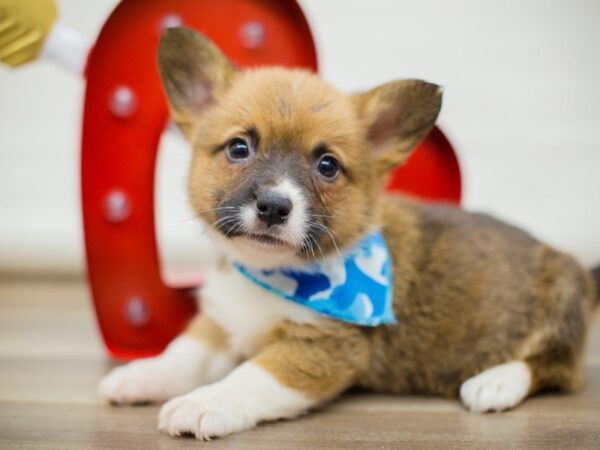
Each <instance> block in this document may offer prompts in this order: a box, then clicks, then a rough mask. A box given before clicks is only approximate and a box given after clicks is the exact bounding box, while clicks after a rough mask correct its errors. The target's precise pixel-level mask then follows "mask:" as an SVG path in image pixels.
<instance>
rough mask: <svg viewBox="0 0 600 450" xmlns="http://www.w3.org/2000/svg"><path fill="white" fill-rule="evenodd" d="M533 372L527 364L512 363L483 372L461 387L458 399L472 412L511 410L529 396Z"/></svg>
mask: <svg viewBox="0 0 600 450" xmlns="http://www.w3.org/2000/svg"><path fill="white" fill-rule="evenodd" d="M531 381H532V372H531V368H530V366H529V364H528V363H526V362H525V361H521V360H515V361H511V362H507V363H505V364H500V365H498V366H494V367H491V368H490V369H487V370H484V371H483V372H481V373H480V374H478V375H475V376H474V377H471V378H469V379H468V380H467V381H465V382H464V383H463V384H462V386H461V387H460V398H461V400H462V401H463V403H464V404H465V406H466V407H467V408H468V409H469V410H470V411H473V412H480V413H483V412H488V411H504V410H507V409H511V408H514V407H515V406H517V405H518V404H519V403H521V402H522V401H523V399H525V397H526V396H527V394H528V393H529V392H530V388H531Z"/></svg>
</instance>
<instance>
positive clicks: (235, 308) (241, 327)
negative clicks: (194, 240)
mask: <svg viewBox="0 0 600 450" xmlns="http://www.w3.org/2000/svg"><path fill="white" fill-rule="evenodd" d="M200 298H201V309H202V314H206V315H207V316H208V317H210V318H211V319H213V320H214V321H216V322H217V323H218V324H219V325H221V327H223V329H224V330H225V331H226V332H227V333H228V335H229V345H230V350H231V351H232V352H233V353H235V354H238V355H240V356H243V357H245V358H249V357H251V356H252V355H254V354H255V353H256V352H257V351H258V350H259V349H260V348H261V346H262V345H263V344H264V342H265V339H266V338H267V336H268V334H269V333H270V332H271V331H272V330H273V328H274V327H275V326H276V325H277V324H278V323H280V322H281V321H283V320H290V321H292V322H296V323H316V322H317V321H318V320H319V316H318V315H317V314H316V313H315V312H313V311H311V310H310V309H308V308H304V307H303V306H300V305H297V304H295V303H293V302H291V301H288V300H285V299H282V298H280V297H277V296H276V295H274V294H272V293H270V292H268V291H266V290H265V289H263V288H261V287H259V286H257V285H255V284H254V283H252V282H251V281H249V280H248V279H246V278H245V277H244V276H243V275H242V274H240V273H239V272H238V271H237V270H235V269H234V268H233V267H231V266H230V265H229V264H227V263H223V264H219V266H218V267H215V268H211V269H209V270H208V271H207V273H206V278H205V282H204V285H203V286H202V288H201V291H200Z"/></svg>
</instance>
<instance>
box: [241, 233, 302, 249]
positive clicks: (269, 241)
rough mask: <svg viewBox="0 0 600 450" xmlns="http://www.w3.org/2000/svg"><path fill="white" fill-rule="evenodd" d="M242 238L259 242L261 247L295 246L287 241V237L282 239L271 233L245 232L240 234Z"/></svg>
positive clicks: (288, 247) (289, 247) (290, 247)
mask: <svg viewBox="0 0 600 450" xmlns="http://www.w3.org/2000/svg"><path fill="white" fill-rule="evenodd" d="M238 237H241V238H242V239H245V240H247V241H250V242H252V243H255V244H258V245H259V246H261V247H265V248H287V249H293V248H294V247H295V246H294V245H293V244H292V243H290V242H288V241H286V240H285V239H281V238H279V237H276V236H273V235H271V234H264V233H245V234H241V235H238Z"/></svg>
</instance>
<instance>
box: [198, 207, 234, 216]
mask: <svg viewBox="0 0 600 450" xmlns="http://www.w3.org/2000/svg"><path fill="white" fill-rule="evenodd" d="M232 209H239V208H238V207H237V206H219V207H218V208H210V209H205V210H202V211H196V215H197V216H198V215H200V214H206V213H209V212H213V211H224V210H232Z"/></svg>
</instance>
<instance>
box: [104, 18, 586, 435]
mask: <svg viewBox="0 0 600 450" xmlns="http://www.w3.org/2000/svg"><path fill="white" fill-rule="evenodd" d="M159 66H160V72H161V76H162V80H163V83H164V86H165V90H166V93H167V96H168V99H169V104H170V108H171V112H172V116H173V118H174V120H175V121H176V123H177V124H178V125H179V127H180V128H181V129H182V131H183V132H184V134H185V136H186V137H187V139H188V140H189V142H190V143H191V145H192V147H193V160H192V166H191V170H190V177H189V193H190V199H191V204H192V206H193V208H194V209H195V210H196V212H197V214H198V216H199V217H200V218H201V220H202V221H203V222H205V223H206V225H207V226H208V227H209V229H210V230H211V233H212V235H213V236H214V238H215V239H216V240H217V241H218V242H219V243H220V244H221V246H222V249H223V251H224V253H225V255H226V257H225V258H224V259H223V261H222V262H221V263H220V264H219V265H218V266H217V267H214V268H212V269H211V270H210V271H209V272H208V273H207V274H206V282H205V284H204V286H203V287H202V291H201V294H200V298H201V300H202V314H201V315H200V316H198V317H197V318H196V319H194V320H193V322H192V323H191V324H190V326H189V328H188V330H187V331H186V332H185V333H184V334H183V335H182V336H180V337H178V338H177V339H175V341H173V342H172V343H171V345H169V346H168V348H167V349H166V350H165V352H164V353H163V354H162V355H161V356H159V357H156V358H150V359H145V360H140V361H136V362H133V363H131V364H128V365H126V366H124V367H119V368H117V369H115V370H113V371H112V372H111V373H110V374H108V375H107V376H106V377H105V378H104V379H103V380H102V382H101V384H100V394H101V395H102V397H103V398H104V399H106V400H107V401H110V402H112V403H141V402H163V401H166V400H170V401H168V402H167V403H166V404H165V405H164V406H163V408H162V411H161V413H160V418H159V427H160V429H161V430H163V431H165V432H167V433H169V434H171V435H174V436H177V435H181V434H192V435H195V436H196V437H197V438H200V439H208V438H211V437H217V436H224V435H226V434H229V433H233V432H236V431H241V430H244V429H248V428H251V427H254V426H255V425H256V424H257V423H259V422H261V421H266V420H274V419H280V418H290V417H294V416H298V415H299V414H303V413H305V412H307V411H308V410H309V409H311V408H314V407H317V406H318V405H320V404H322V403H323V402H325V401H327V400H330V399H332V398H333V397H335V396H337V395H339V394H340V393H341V392H343V391H344V390H346V389H347V388H348V387H350V386H361V387H364V388H367V389H371V390H374V391H383V392H391V393H428V394H437V395H443V396H457V395H458V396H460V398H461V399H462V401H463V403H464V404H465V406H466V407H467V408H468V409H470V410H472V411H477V412H485V411H502V410H505V409H509V408H512V407H514V406H516V405H517V404H518V403H519V402H521V401H522V400H523V399H524V398H525V397H526V396H528V395H530V394H532V393H534V392H536V391H538V390H540V389H545V388H558V389H563V390H567V391H572V390H574V389H577V388H578V387H579V386H580V384H581V367H582V361H581V359H582V351H583V348H584V343H585V338H586V331H587V329H588V323H589V319H590V317H591V313H592V310H593V309H594V307H595V303H596V299H597V292H596V286H595V284H594V282H593V281H592V277H591V276H590V274H589V273H588V272H587V271H586V270H584V269H582V268H581V267H580V265H579V264H578V263H577V262H576V261H575V260H574V259H572V258H571V257H569V256H567V255H564V254H562V253H559V252H557V251H555V250H553V249H552V248H550V247H548V246H546V245H544V244H542V243H540V242H538V241H537V240H535V239H534V238H532V237H531V236H529V235H528V234H527V233H525V232H523V231H520V230H518V229H516V228H514V227H511V226H509V225H506V224H504V223H502V222H499V221H497V220H495V219H493V218H490V217H488V216H485V215H481V214H470V213H467V212H464V211H460V210H457V209H453V208H450V207H445V206H427V205H422V204H419V203H417V202H413V201H409V200H406V199H403V198H400V197H392V196H387V195H385V194H384V185H385V180H386V176H387V174H388V173H389V171H390V170H391V169H393V168H394V167H396V166H398V165H399V164H402V162H403V161H404V160H405V159H406V157H407V156H408V155H409V153H410V151H411V150H412V149H413V148H414V147H415V145H416V144H418V143H419V141H420V140H421V139H422V138H423V137H425V136H426V135H427V133H428V132H429V130H430V129H431V127H432V126H433V124H434V122H435V120H436V118H437V115H438V113H439V110H440V107H441V97H442V94H441V90H440V89H439V88H438V86H436V85H433V84H430V83H426V82H423V81H418V80H405V81H396V82H391V83H387V84H385V85H382V86H380V87H377V88H375V89H373V90H371V91H368V92H366V93H362V94H358V95H345V94H343V93H340V92H338V91H337V90H335V89H334V88H332V87H331V86H329V85H328V84H326V83H325V82H323V81H322V80H320V79H319V78H318V77H317V76H315V75H314V74H311V73H309V72H306V71H301V70H286V69H282V68H261V69H255V70H246V71H238V70H236V69H235V68H234V66H233V65H232V64H231V63H230V62H229V61H228V60H227V58H225V57H224V56H223V54H222V53H221V52H220V51H219V50H218V49H217V48H216V47H215V46H214V44H213V43H212V42H210V41H209V40H208V39H206V38H205V37H203V36H202V35H200V34H198V33H196V32H194V31H191V30H187V29H182V28H179V29H170V30H167V31H166V32H165V34H164V35H163V37H162V39H161V42H160V48H159ZM373 229H380V230H381V231H382V233H383V234H384V236H385V239H386V241H387V244H388V246H389V248H390V252H391V254H392V260H393V274H394V311H395V314H396V317H397V319H398V324H397V325H385V326H379V327H374V328H370V327H360V326H355V325H350V324H347V323H343V322H340V321H334V320H328V319H325V318H324V317H322V316H319V315H318V314H317V313H315V312H313V311H312V310H309V309H306V308H304V307H302V306H299V305H297V304H295V303H292V302H289V301H286V300H283V299H280V298H278V297H276V296H274V295H273V294H270V293H269V292H267V291H265V290H263V289H262V288H260V287H258V286H256V285H254V284H253V283H252V282H250V281H248V280H247V279H246V278H244V277H243V276H242V275H241V274H239V273H238V272H237V271H236V270H234V269H233V268H232V267H231V265H230V261H231V260H236V261H240V262H242V263H243V264H245V265H247V266H250V267H256V268H274V267H281V266H292V265H302V264H306V263H308V262H313V261H315V260H318V259H325V258H328V257H329V256H330V255H332V254H334V253H336V252H337V251H338V250H339V251H341V252H343V251H344V249H346V248H348V247H349V246H350V245H352V244H353V243H354V242H356V241H357V240H359V239H360V238H361V237H363V236H364V235H365V234H367V233H368V232H370V231H372V230H373Z"/></svg>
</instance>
